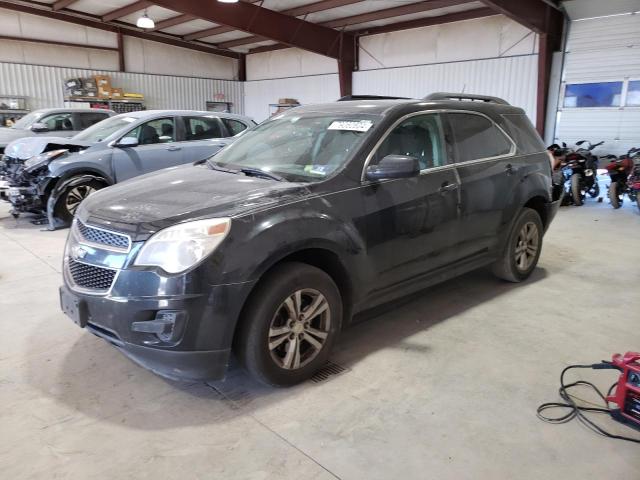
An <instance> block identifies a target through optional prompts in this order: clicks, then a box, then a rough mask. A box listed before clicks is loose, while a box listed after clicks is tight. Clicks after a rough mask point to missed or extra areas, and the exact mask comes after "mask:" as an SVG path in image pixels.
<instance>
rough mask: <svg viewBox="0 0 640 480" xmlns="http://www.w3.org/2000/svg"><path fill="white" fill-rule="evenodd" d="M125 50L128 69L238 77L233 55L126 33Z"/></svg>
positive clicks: (180, 74) (194, 75)
mask: <svg viewBox="0 0 640 480" xmlns="http://www.w3.org/2000/svg"><path fill="white" fill-rule="evenodd" d="M124 52H125V65H126V67H127V71H129V72H136V73H153V74H160V75H174V76H175V75H179V76H184V77H205V78H220V79H224V80H235V79H237V72H238V68H237V61H236V60H234V59H233V58H228V57H222V56H220V55H212V54H209V53H204V52H198V51H195V50H189V49H186V48H181V47H174V46H172V45H166V44H164V43H158V42H152V41H150V40H143V39H140V38H134V37H127V36H125V37H124Z"/></svg>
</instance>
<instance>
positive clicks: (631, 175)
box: [603, 148, 640, 208]
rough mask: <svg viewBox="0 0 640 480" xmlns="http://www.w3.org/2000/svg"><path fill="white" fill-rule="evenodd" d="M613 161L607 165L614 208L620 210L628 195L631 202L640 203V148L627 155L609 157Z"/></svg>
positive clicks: (610, 194) (633, 149)
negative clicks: (639, 196)
mask: <svg viewBox="0 0 640 480" xmlns="http://www.w3.org/2000/svg"><path fill="white" fill-rule="evenodd" d="M603 158H607V159H610V160H611V161H610V162H609V164H608V165H607V173H608V174H609V177H611V185H609V200H610V201H611V206H612V207H613V208H620V207H621V206H622V203H623V201H624V195H625V194H627V195H628V196H629V198H630V199H631V201H634V202H636V203H638V207H640V201H639V200H638V192H639V191H640V164H638V162H640V148H632V149H631V150H629V151H628V152H627V154H626V155H620V156H619V157H617V158H616V156H615V155H607V156H606V157H603Z"/></svg>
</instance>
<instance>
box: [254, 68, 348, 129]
mask: <svg viewBox="0 0 640 480" xmlns="http://www.w3.org/2000/svg"><path fill="white" fill-rule="evenodd" d="M244 92H245V114H246V115H248V116H250V117H252V118H253V119H254V120H255V121H257V122H261V121H263V120H266V119H267V118H268V117H269V113H270V112H269V104H270V103H278V99H279V98H295V99H297V100H298V101H299V102H300V103H301V104H303V105H305V104H310V103H326V102H333V101H335V100H337V99H338V98H339V97H340V86H339V84H338V75H337V74H330V75H317V76H314V77H297V78H283V79H276V80H254V81H248V82H246V83H245V84H244Z"/></svg>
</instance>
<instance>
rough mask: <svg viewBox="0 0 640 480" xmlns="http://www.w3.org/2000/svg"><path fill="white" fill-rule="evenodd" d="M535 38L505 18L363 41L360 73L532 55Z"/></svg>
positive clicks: (535, 43)
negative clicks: (430, 64)
mask: <svg viewBox="0 0 640 480" xmlns="http://www.w3.org/2000/svg"><path fill="white" fill-rule="evenodd" d="M536 49H537V42H536V36H535V35H534V34H533V32H531V31H529V30H528V29H526V28H525V27H523V26H521V25H520V24H518V23H516V22H514V21H512V20H510V19H509V18H507V17H505V16H503V15H495V16H491V17H486V18H479V19H474V20H466V21H462V22H454V23H446V24H442V25H433V26H430V27H422V28H414V29H410V30H401V31H398V32H391V33H384V34H379V35H371V36H366V37H362V38H361V39H360V70H370V69H377V68H388V67H399V66H409V65H423V64H429V63H445V62H454V61H460V60H474V59H479V58H493V57H502V56H513V55H524V54H532V53H535V52H536V51H537V50H536Z"/></svg>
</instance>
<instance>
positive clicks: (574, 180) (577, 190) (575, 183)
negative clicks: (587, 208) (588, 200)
mask: <svg viewBox="0 0 640 480" xmlns="http://www.w3.org/2000/svg"><path fill="white" fill-rule="evenodd" d="M571 196H572V197H573V203H574V204H575V205H577V206H578V207H579V206H580V205H582V204H583V203H584V197H585V194H584V192H583V191H582V181H581V178H580V175H579V174H577V173H574V174H573V175H571Z"/></svg>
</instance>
